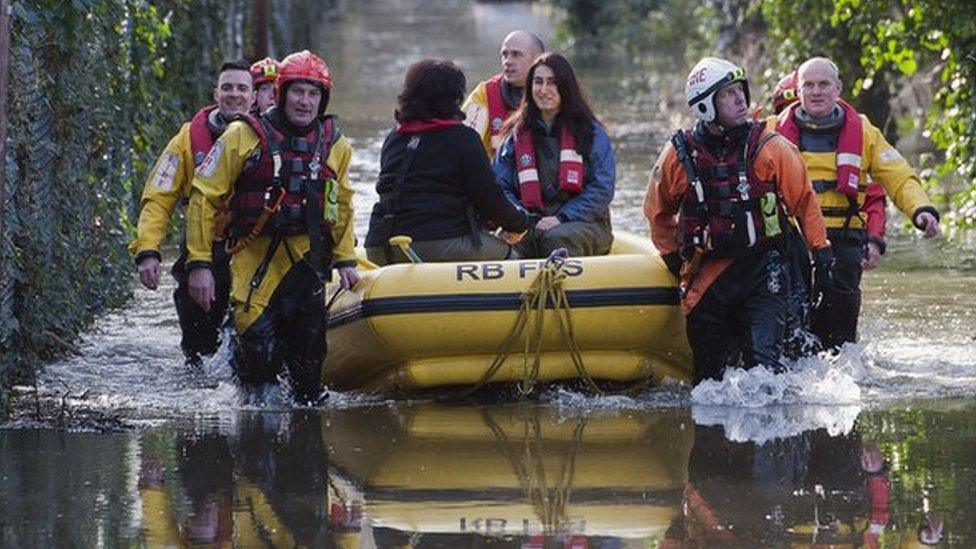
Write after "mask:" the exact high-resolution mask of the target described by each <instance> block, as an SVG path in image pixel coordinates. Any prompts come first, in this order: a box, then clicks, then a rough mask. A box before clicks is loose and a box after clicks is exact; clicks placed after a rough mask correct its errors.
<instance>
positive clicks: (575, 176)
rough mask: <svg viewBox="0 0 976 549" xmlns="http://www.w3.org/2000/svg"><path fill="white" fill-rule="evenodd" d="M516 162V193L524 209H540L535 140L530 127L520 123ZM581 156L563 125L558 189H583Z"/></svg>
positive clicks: (516, 135)
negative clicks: (517, 190) (517, 187)
mask: <svg viewBox="0 0 976 549" xmlns="http://www.w3.org/2000/svg"><path fill="white" fill-rule="evenodd" d="M515 163H516V167H517V170H518V182H519V193H520V194H521V198H522V206H524V207H525V209H527V210H536V211H542V209H543V208H544V207H545V203H544V201H543V199H542V185H541V183H540V182H539V170H538V169H537V167H536V160H535V143H533V141H532V130H530V129H529V128H527V127H526V124H522V125H521V127H520V128H519V129H518V131H517V132H516V133H515ZM584 175H585V174H584V171H583V157H582V156H581V155H580V154H579V153H578V152H576V138H575V137H573V134H572V132H570V131H569V128H568V124H563V126H562V131H561V132H560V135H559V190H560V191H565V192H567V193H569V194H578V193H579V192H580V191H582V190H583V177H584Z"/></svg>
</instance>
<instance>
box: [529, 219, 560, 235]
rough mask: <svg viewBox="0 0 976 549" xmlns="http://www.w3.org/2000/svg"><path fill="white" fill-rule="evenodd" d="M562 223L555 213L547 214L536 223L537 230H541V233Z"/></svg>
mask: <svg viewBox="0 0 976 549" xmlns="http://www.w3.org/2000/svg"><path fill="white" fill-rule="evenodd" d="M560 223H561V221H559V218H558V217H556V216H554V215H547V216H545V217H543V218H542V219H540V220H539V222H538V223H536V224H535V230H537V231H539V232H540V233H544V232H546V231H548V230H549V229H551V228H553V227H555V226H556V225H559V224H560Z"/></svg>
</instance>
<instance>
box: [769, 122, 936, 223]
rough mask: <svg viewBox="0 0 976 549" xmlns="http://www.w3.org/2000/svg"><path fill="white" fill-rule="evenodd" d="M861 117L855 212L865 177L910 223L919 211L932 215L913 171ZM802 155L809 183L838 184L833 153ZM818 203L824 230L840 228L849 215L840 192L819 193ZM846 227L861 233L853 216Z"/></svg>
mask: <svg viewBox="0 0 976 549" xmlns="http://www.w3.org/2000/svg"><path fill="white" fill-rule="evenodd" d="M860 116H861V127H862V128H863V135H864V137H863V141H862V142H863V146H862V151H861V179H860V183H859V187H860V191H859V192H858V194H857V202H858V210H860V208H861V207H863V206H864V200H865V197H866V190H867V185H868V177H869V176H870V178H871V180H873V181H874V182H875V183H879V184H880V185H881V186H882V187H884V189H885V191H887V193H888V196H889V197H891V200H892V201H893V202H894V203H895V206H897V207H898V209H899V210H901V211H902V213H904V214H905V215H907V216H909V217H910V218H912V221H914V218H913V217H912V216H914V215H915V213H916V212H917V211H918V210H919V208H923V207H924V208H927V209H929V210H931V211H933V212H934V211H935V208H934V207H932V201H931V200H929V197H928V195H927V194H926V193H925V189H923V188H922V183H921V181H920V180H919V178H918V175H917V174H916V173H915V170H914V169H913V168H912V167H911V166H910V165H909V164H908V161H907V160H905V158H904V157H903V156H902V155H901V154H900V153H899V152H898V150H897V149H895V148H894V147H892V146H891V144H889V143H888V141H887V140H885V138H884V136H883V135H882V134H881V131H880V130H879V129H878V128H876V127H875V126H874V124H872V123H871V121H870V120H868V118H867V117H866V116H864V115H863V114H862V115H860ZM766 123H767V126H768V127H769V128H770V129H773V130H775V129H776V117H771V118H768V119H767V120H766ZM801 154H802V155H803V162H804V163H805V164H806V166H807V173H808V174H809V176H810V180H811V181H813V182H817V181H836V180H837V154H836V153H834V152H809V151H801ZM817 201H818V202H819V203H820V209H821V212H822V213H823V217H824V221H825V222H826V224H827V228H828V229H841V228H843V227H844V223H845V222H846V221H847V217H848V213H849V204H848V201H847V197H846V196H844V194H843V193H841V192H840V191H838V190H836V189H834V188H831V189H829V190H826V191H824V192H818V193H817ZM849 227H850V228H852V229H862V228H864V223H863V221H862V219H861V218H860V217H859V216H857V215H854V216H852V217H851V219H850V225H849Z"/></svg>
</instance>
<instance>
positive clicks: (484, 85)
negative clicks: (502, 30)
mask: <svg viewBox="0 0 976 549" xmlns="http://www.w3.org/2000/svg"><path fill="white" fill-rule="evenodd" d="M545 51H546V46H545V43H543V42H542V39H541V38H539V37H538V36H537V35H535V34H533V33H531V32H529V31H525V30H516V31H512V32H510V33H509V34H508V36H506V37H505V40H504V41H503V42H502V49H501V52H500V54H499V56H500V58H501V63H502V72H500V73H498V74H496V75H495V76H492V77H491V78H489V79H488V80H485V81H483V82H480V83H478V85H477V86H476V87H475V88H474V90H473V91H472V92H471V95H469V96H468V98H467V99H466V100H465V101H464V104H463V105H462V106H461V110H462V111H464V115H465V118H464V123H465V124H466V125H467V126H468V127H470V128H471V129H473V130H474V131H476V132H478V135H480V136H481V141H482V144H483V145H484V147H485V153H486V154H488V159H489V160H490V159H492V158H494V156H495V151H496V150H497V149H498V147H499V146H500V145H501V143H502V139H504V138H505V134H504V133H502V125H503V124H504V123H505V120H506V119H507V118H508V117H509V115H511V114H512V112H513V111H515V109H517V108H518V106H519V103H521V102H522V96H523V95H524V90H525V86H526V78H525V77H526V75H527V74H528V73H529V67H531V66H532V63H533V62H534V61H535V58H536V57H538V56H539V55H542V53H543V52H545Z"/></svg>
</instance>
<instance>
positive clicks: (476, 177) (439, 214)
mask: <svg viewBox="0 0 976 549" xmlns="http://www.w3.org/2000/svg"><path fill="white" fill-rule="evenodd" d="M464 92H465V78H464V73H463V72H461V69H460V68H458V66H457V65H456V64H454V62H452V61H446V60H441V59H424V60H422V61H418V62H416V63H414V64H413V65H411V66H410V68H409V69H407V75H406V78H405V79H404V83H403V90H402V92H401V93H400V95H399V98H398V99H399V105H398V108H397V110H396V113H395V117H396V120H397V125H396V127H395V128H394V129H393V130H392V131H391V132H390V133H389V135H387V136H386V141H384V143H383V151H382V153H381V156H380V177H379V181H377V183H376V192H377V194H379V197H380V198H379V201H378V202H377V203H376V204H375V205H374V206H373V213H372V215H371V216H370V219H369V231H368V232H367V234H366V254H367V256H368V257H369V259H370V261H372V262H374V263H377V264H379V265H386V264H390V263H405V262H407V261H409V260H408V259H407V258H406V256H404V255H403V253H402V252H401V251H400V250H399V249H397V248H395V247H391V246H390V245H389V242H388V241H389V238H390V237H391V236H396V235H407V236H410V237H411V238H413V249H414V251H415V252H417V254H418V255H419V256H420V257H421V258H422V259H423V260H424V261H428V262H439V261H464V260H475V261H478V260H497V259H505V258H507V257H509V254H510V253H511V246H510V244H509V242H506V241H504V240H501V239H499V238H497V237H495V236H494V235H491V234H489V233H486V232H484V231H482V230H481V229H480V228H479V226H480V224H479V222H478V218H480V219H482V220H487V221H491V222H493V223H494V224H495V225H497V226H499V227H501V228H502V229H504V230H506V231H508V233H509V237H508V240H509V241H510V242H513V243H514V242H516V241H517V240H518V239H519V238H520V237H521V235H522V234H524V233H525V231H527V230H528V229H529V227H531V223H530V221H529V218H528V217H527V216H526V214H525V213H524V212H522V211H520V210H519V209H518V208H516V207H515V206H513V205H512V204H511V203H510V202H509V201H508V200H507V199H506V198H505V195H504V194H503V193H502V191H501V189H500V188H499V187H498V185H496V184H495V179H494V175H493V174H492V170H491V166H490V164H489V163H488V158H487V157H486V156H485V151H484V147H483V146H482V144H481V139H480V137H479V136H478V134H477V133H476V132H475V131H474V130H472V129H470V128H468V127H466V126H464V125H462V124H461V119H462V118H463V114H462V113H461V108H460V107H461V102H462V101H463V99H464Z"/></svg>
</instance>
